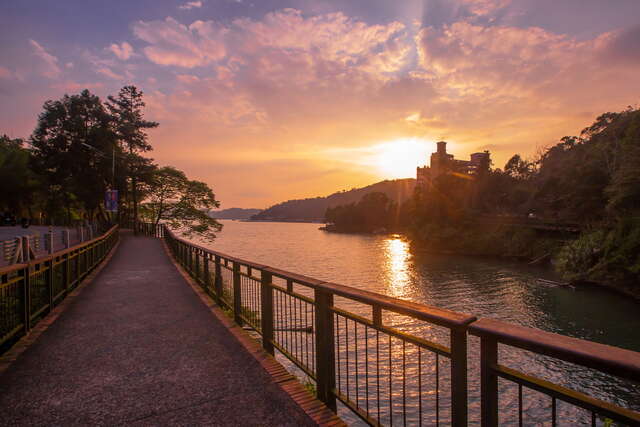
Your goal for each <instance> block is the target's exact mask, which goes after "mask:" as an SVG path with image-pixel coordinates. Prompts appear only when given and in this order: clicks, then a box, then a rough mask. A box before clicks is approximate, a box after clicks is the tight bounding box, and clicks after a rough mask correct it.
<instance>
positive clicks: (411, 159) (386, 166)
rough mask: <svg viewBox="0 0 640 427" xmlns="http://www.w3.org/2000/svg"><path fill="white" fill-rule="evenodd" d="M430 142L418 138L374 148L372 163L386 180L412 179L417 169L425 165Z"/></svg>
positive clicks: (391, 142)
mask: <svg viewBox="0 0 640 427" xmlns="http://www.w3.org/2000/svg"><path fill="white" fill-rule="evenodd" d="M429 144H430V142H428V141H424V140H422V139H417V138H402V139H396V140H393V141H389V142H385V143H382V144H379V145H376V146H375V147H374V150H375V151H374V155H373V159H372V160H373V161H372V163H373V164H374V165H375V166H376V168H377V169H378V171H379V172H380V173H381V174H382V175H383V176H384V177H385V178H389V179H391V178H410V177H413V176H415V174H416V167H418V166H422V165H424V163H425V161H426V158H427V154H428V152H429Z"/></svg>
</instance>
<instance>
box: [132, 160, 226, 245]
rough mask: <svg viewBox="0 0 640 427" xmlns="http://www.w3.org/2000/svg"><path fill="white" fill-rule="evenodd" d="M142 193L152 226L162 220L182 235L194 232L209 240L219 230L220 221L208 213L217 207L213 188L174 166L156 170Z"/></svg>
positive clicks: (145, 211) (144, 209) (145, 212)
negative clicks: (193, 179)
mask: <svg viewBox="0 0 640 427" xmlns="http://www.w3.org/2000/svg"><path fill="white" fill-rule="evenodd" d="M145 192H146V199H145V202H144V203H143V204H142V210H143V214H144V216H145V217H147V218H148V219H149V220H150V221H152V222H153V223H155V224H156V225H157V224H158V223H160V222H161V221H164V222H165V223H167V224H168V225H169V227H171V228H173V229H176V230H179V231H180V232H182V233H183V234H184V235H186V236H191V235H193V234H197V235H199V236H201V237H203V238H205V239H207V240H213V239H214V238H215V237H216V235H215V233H216V232H218V231H220V230H221V229H222V224H220V223H219V222H218V221H216V220H215V219H213V218H211V217H210V216H209V215H208V212H209V211H210V210H211V209H214V208H217V207H219V206H220V203H219V202H218V201H217V200H216V199H215V195H214V194H213V191H212V190H211V189H210V188H209V186H208V185H207V184H205V183H204V182H200V181H191V180H189V179H188V178H187V176H186V175H185V174H184V172H182V171H180V170H178V169H176V168H173V167H171V166H165V167H162V168H159V169H156V170H155V171H154V172H153V175H152V178H151V180H150V182H149V185H148V186H147V187H146V188H145Z"/></svg>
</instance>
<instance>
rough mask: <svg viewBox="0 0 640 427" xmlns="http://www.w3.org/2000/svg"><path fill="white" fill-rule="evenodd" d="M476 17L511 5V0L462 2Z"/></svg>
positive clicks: (463, 0)
mask: <svg viewBox="0 0 640 427" xmlns="http://www.w3.org/2000/svg"><path fill="white" fill-rule="evenodd" d="M462 3H464V4H466V5H467V6H468V7H469V10H470V11H471V12H472V13H474V14H476V15H481V16H484V15H489V14H492V13H494V12H496V11H497V10H499V9H502V8H505V7H507V6H508V5H510V4H511V0H462Z"/></svg>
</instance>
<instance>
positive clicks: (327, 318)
mask: <svg viewBox="0 0 640 427" xmlns="http://www.w3.org/2000/svg"><path fill="white" fill-rule="evenodd" d="M314 295H315V314H316V324H315V328H316V381H317V391H316V393H317V396H318V399H320V400H321V401H322V402H324V403H325V405H327V406H328V407H329V409H331V410H332V411H334V412H335V411H336V410H337V407H336V396H335V394H334V392H333V390H334V389H335V387H336V372H335V370H336V366H335V359H336V355H335V346H334V336H333V312H332V311H331V307H332V306H333V294H331V293H329V292H327V291H324V290H321V289H315V291H314Z"/></svg>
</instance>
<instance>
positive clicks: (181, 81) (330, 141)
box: [0, 0, 640, 208]
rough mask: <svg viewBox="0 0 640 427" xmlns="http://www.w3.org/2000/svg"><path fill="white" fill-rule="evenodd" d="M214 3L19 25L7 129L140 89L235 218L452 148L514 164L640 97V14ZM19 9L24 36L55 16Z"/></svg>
mask: <svg viewBox="0 0 640 427" xmlns="http://www.w3.org/2000/svg"><path fill="white" fill-rule="evenodd" d="M234 1H236V0H234ZM567 1H568V2H572V1H573V0H567ZM198 3H199V4H200V5H199V6H197V5H195V4H198ZM214 3H215V2H213V1H209V2H191V3H189V4H187V3H184V4H182V3H180V2H174V3H171V2H167V1H163V2H161V4H160V3H158V5H159V6H158V8H161V9H162V10H161V11H160V12H157V11H156V12H157V13H155V12H154V13H155V15H154V16H145V13H146V12H141V11H139V10H128V9H127V10H126V11H123V13H122V14H121V15H122V16H119V18H118V19H120V20H121V21H122V22H119V21H118V25H120V27H123V28H124V30H123V29H122V28H119V27H118V28H117V29H118V31H116V30H115V29H114V28H115V27H117V25H116V24H114V27H109V28H107V27H104V28H102V27H99V26H94V27H93V30H94V32H95V34H94V33H89V28H87V29H86V31H87V40H83V39H82V37H79V36H78V35H76V36H75V37H72V36H68V37H66V38H65V36H64V35H59V34H58V33H55V34H56V36H54V35H53V34H54V32H53V29H54V28H55V25H54V24H46V25H45V27H46V26H47V25H51V26H52V30H51V31H52V32H51V33H46V32H43V31H40V32H39V31H38V30H35V29H31V30H24V29H22V27H21V28H20V29H18V28H17V27H16V34H15V35H13V36H12V37H14V40H13V42H14V44H15V46H18V47H19V48H18V47H15V46H13V45H12V46H13V47H3V49H4V50H7V52H5V55H2V59H0V61H1V62H0V101H2V102H1V103H2V105H3V106H2V107H0V108H2V111H0V113H2V117H0V132H4V133H9V134H12V135H13V136H27V135H28V134H29V133H30V131H31V130H32V129H33V126H34V124H35V118H36V115H37V113H38V112H39V111H40V108H41V105H42V103H43V102H44V101H45V100H46V99H50V98H54V99H55V98H59V97H60V96H62V95H63V94H64V93H65V92H68V93H75V92H78V91H80V90H81V89H82V88H84V87H88V88H90V89H91V90H92V91H94V92H96V93H97V94H99V95H100V96H106V94H110V93H111V94H112V93H116V92H117V90H118V88H119V87H121V86H122V85H124V84H130V83H132V84H135V85H137V86H139V87H140V88H141V89H142V90H143V91H144V92H145V98H146V101H147V104H148V105H147V113H146V115H147V117H148V118H149V119H152V120H156V121H158V122H160V127H159V128H158V129H156V130H154V131H153V132H152V133H151V137H152V140H151V142H152V144H153V145H154V147H155V150H154V151H153V152H152V156H153V157H154V158H155V159H156V161H157V162H159V163H161V164H171V165H174V166H176V167H178V168H180V169H183V170H184V171H185V172H186V173H187V174H188V175H189V176H190V177H191V178H194V179H199V180H203V181H205V182H207V183H208V184H210V186H211V187H212V188H213V189H214V191H215V193H216V195H217V196H218V198H219V199H220V200H221V202H222V207H223V208H229V207H258V208H263V207H267V206H269V205H270V204H273V203H276V202H279V201H283V200H286V199H292V198H304V197H312V196H317V195H327V194H329V193H332V192H334V191H338V190H341V189H349V188H352V187H358V186H363V185H367V184H371V183H373V182H376V181H379V180H382V179H386V178H397V177H413V176H414V175H415V166H416V165H418V164H424V163H425V162H426V160H427V158H428V156H429V154H430V153H431V152H432V151H434V149H435V146H434V142H435V141H437V140H440V139H445V140H447V141H449V142H450V144H449V151H450V152H452V153H453V154H455V155H456V156H457V157H462V158H467V156H468V155H469V154H470V153H471V152H475V151H479V150H485V149H488V150H490V151H491V153H492V157H493V160H494V166H496V167H502V166H503V165H504V163H505V162H506V160H507V159H508V158H509V157H510V156H511V155H512V154H514V153H516V152H518V153H521V154H523V155H525V156H530V155H533V154H534V153H535V151H536V150H537V149H538V148H539V147H544V146H548V145H549V144H552V143H554V142H555V141H557V140H558V139H559V138H560V137H562V136H564V135H568V134H572V135H573V134H577V133H578V132H579V131H580V130H581V129H582V128H583V127H585V126H587V125H589V124H590V123H591V122H592V121H593V119H594V118H595V117H596V116H597V115H598V114H599V113H601V112H605V111H612V110H614V111H615V110H621V109H623V108H625V107H626V106H627V105H630V104H637V102H638V99H639V98H640V96H639V94H640V79H639V78H638V75H640V27H638V26H637V23H635V26H634V24H633V21H629V19H628V18H627V17H626V16H627V15H628V14H629V13H633V12H638V13H640V8H639V7H638V3H637V2H626V1H622V0H621V5H622V6H621V7H624V8H627V9H625V10H623V11H622V12H620V13H619V14H618V15H616V14H615V13H618V12H615V11H609V10H604V9H605V6H604V5H603V4H604V3H603V2H600V6H598V4H597V3H595V2H592V1H590V0H584V3H583V5H584V6H583V8H584V10H583V12H584V13H583V14H582V15H580V16H577V15H572V14H571V13H570V12H571V11H570V10H569V11H563V10H562V9H561V8H560V9H558V10H555V13H557V14H560V15H561V16H562V14H565V15H566V16H565V17H564V18H565V19H566V20H567V21H565V22H566V25H565V26H563V25H561V24H559V23H556V22H555V21H554V18H553V15H551V13H552V12H554V9H553V7H554V6H553V3H552V2H546V1H542V2H538V3H536V2H533V1H528V0H519V1H516V0H513V1H512V0H495V1H490V0H451V1H450V2H443V1H438V0H425V1H408V2H407V3H406V4H404V5H403V6H397V7H396V8H392V7H390V6H388V3H382V2H378V1H372V2H371V6H370V9H371V10H369V9H366V6H365V5H364V4H363V3H362V2H354V5H355V4H356V3H358V4H360V5H361V9H357V8H356V6H354V5H350V6H349V7H343V6H341V4H342V3H340V2H330V1H329V2H326V3H320V2H318V3H314V2H303V1H298V2H278V1H273V2H266V3H265V4H264V5H259V6H258V7H256V6H255V5H254V6H249V5H248V3H243V2H242V1H237V2H236V5H232V4H231V3H230V2H226V3H225V5H226V6H224V7H222V6H220V5H221V4H222V3H224V2H218V3H219V4H218V3H216V4H218V6H217V7H214V6H216V4H214ZM227 3H228V4H227ZM267 3H268V4H269V5H268V6H267ZM574 3H575V2H574ZM319 5H321V6H319ZM452 5H455V8H454V7H453V6H452ZM536 5H537V6H536ZM576 5H578V3H576ZM236 6H237V7H236ZM78 7H79V8H80V9H79V10H80V12H78V13H84V12H83V9H81V8H82V7H83V6H81V5H80V3H79V5H78ZM243 7H244V9H243ZM252 7H253V9H252ZM598 7H600V8H601V9H602V10H599V9H598ZM2 8H7V10H6V12H7V14H8V15H11V13H13V15H12V16H10V17H11V18H13V20H12V21H11V22H12V23H13V24H12V25H13V26H16V25H17V24H16V23H15V22H16V20H17V21H18V23H19V22H20V21H19V20H20V19H22V20H23V21H25V22H32V23H33V24H36V23H37V22H38V19H43V18H42V17H40V18H39V17H38V16H36V14H35V12H34V13H33V14H32V15H29V13H28V12H29V11H28V10H26V9H25V10H18V9H17V6H15V10H13V9H12V10H9V8H8V6H2ZM234 8H235V9H234ZM258 8H262V9H260V10H257V9H258ZM540 8H542V9H544V8H548V10H549V13H550V15H549V17H548V18H545V16H538V15H539V13H540V10H539V9H540ZM90 12H91V11H90V10H88V11H86V13H87V14H89V13H90ZM125 12H126V13H125ZM614 12H615V13H614ZM38 13H40V12H38ZM607 14H609V15H607ZM151 15H153V14H151ZM635 16H640V15H638V14H636V15H635ZM604 18H606V19H608V21H610V22H608V23H603V22H602V21H603V19H604ZM571 20H575V21H578V22H573V21H571ZM43 22H44V21H43ZM591 22H593V23H594V24H591ZM1 23H2V22H0V24H1ZM605 24H606V25H605ZM43 25H44V24H43ZM589 25H591V26H589ZM5 28H6V27H5ZM584 28H590V30H589V31H587V30H585V29H584ZM29 31H31V32H29ZM78 31H81V30H78ZM47 34H50V36H48V35H47ZM89 34H91V36H89ZM11 49H14V50H13V51H11ZM0 53H2V52H0ZM6 54H10V55H11V56H10V58H11V60H7V55H6ZM21 88H22V90H19V89H21Z"/></svg>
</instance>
